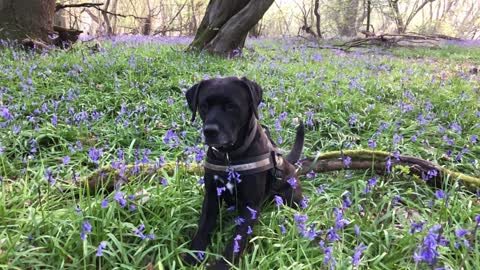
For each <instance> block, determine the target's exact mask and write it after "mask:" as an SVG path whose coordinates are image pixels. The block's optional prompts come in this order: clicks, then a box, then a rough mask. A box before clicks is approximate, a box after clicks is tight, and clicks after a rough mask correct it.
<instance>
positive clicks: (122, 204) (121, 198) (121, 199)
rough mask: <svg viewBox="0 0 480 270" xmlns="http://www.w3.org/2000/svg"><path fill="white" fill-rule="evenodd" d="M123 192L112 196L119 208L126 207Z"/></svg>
mask: <svg viewBox="0 0 480 270" xmlns="http://www.w3.org/2000/svg"><path fill="white" fill-rule="evenodd" d="M124 196H125V192H120V191H119V192H116V193H115V195H114V196H113V199H114V200H115V201H117V202H118V204H119V205H120V207H122V208H123V207H125V206H126V205H127V201H126V200H125V198H124Z"/></svg>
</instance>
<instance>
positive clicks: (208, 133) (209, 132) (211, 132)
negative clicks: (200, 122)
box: [203, 124, 220, 138]
mask: <svg viewBox="0 0 480 270" xmlns="http://www.w3.org/2000/svg"><path fill="white" fill-rule="evenodd" d="M219 132H220V128H219V127H218V125H217V124H207V125H205V126H204V127H203V134H204V135H205V137H210V138H212V137H216V136H217V135H218V133H219Z"/></svg>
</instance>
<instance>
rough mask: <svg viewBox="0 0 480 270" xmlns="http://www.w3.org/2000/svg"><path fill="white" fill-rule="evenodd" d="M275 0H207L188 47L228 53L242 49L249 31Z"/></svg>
mask: <svg viewBox="0 0 480 270" xmlns="http://www.w3.org/2000/svg"><path fill="white" fill-rule="evenodd" d="M273 1H274V0H235V1H223V0H210V2H209V3H208V6H207V10H206V12H205V15H204V17H203V19H202V22H201V23H200V26H199V28H198V31H197V33H196V35H195V39H194V40H193V41H192V43H191V44H190V46H189V47H190V49H191V50H206V51H209V52H211V53H214V54H219V55H224V56H230V55H232V54H233V53H234V52H235V51H237V50H238V52H241V50H242V48H243V45H244V43H245V39H246V37H247V34H248V31H249V30H250V29H252V28H253V27H254V26H255V24H257V23H258V21H260V19H261V18H262V17H263V14H265V12H266V11H267V10H268V8H269V7H270V6H271V5H272V3H273Z"/></svg>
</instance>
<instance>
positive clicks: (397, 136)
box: [393, 133, 403, 144]
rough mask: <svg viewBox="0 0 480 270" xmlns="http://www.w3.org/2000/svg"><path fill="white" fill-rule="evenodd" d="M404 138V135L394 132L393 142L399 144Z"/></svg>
mask: <svg viewBox="0 0 480 270" xmlns="http://www.w3.org/2000/svg"><path fill="white" fill-rule="evenodd" d="M402 139H403V136H402V135H399V134H397V133H395V134H393V144H399V143H400V142H401V141H402Z"/></svg>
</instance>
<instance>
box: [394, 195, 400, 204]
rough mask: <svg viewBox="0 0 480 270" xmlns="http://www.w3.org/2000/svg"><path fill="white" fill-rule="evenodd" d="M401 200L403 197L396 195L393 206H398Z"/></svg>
mask: <svg viewBox="0 0 480 270" xmlns="http://www.w3.org/2000/svg"><path fill="white" fill-rule="evenodd" d="M400 199H402V196H400V195H395V196H394V197H393V200H392V204H393V205H397V204H398V202H399V201H400Z"/></svg>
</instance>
